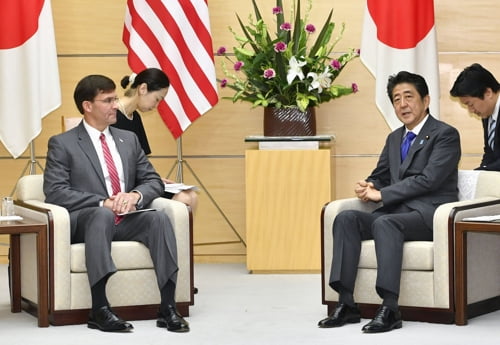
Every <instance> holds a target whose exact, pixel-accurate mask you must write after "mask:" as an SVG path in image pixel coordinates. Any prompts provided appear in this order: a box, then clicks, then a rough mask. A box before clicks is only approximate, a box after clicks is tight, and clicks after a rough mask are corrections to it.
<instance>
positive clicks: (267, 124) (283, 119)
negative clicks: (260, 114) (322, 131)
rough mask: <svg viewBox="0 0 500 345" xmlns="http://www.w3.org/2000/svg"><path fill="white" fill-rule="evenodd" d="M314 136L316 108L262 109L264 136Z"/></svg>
mask: <svg viewBox="0 0 500 345" xmlns="http://www.w3.org/2000/svg"><path fill="white" fill-rule="evenodd" d="M312 135H316V108H313V107H311V108H307V109H306V111H300V110H299V108H273V107H266V108H264V136H266V137H283V136H312Z"/></svg>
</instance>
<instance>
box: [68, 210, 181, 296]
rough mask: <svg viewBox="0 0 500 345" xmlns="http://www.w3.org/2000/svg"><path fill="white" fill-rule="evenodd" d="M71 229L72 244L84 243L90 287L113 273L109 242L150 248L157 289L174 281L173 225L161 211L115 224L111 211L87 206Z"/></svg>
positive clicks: (129, 218) (175, 273) (138, 214)
mask: <svg viewBox="0 0 500 345" xmlns="http://www.w3.org/2000/svg"><path fill="white" fill-rule="evenodd" d="M72 228H73V229H75V230H74V233H73V234H72V238H71V243H85V262H86V265H87V273H88V277H89V283H90V286H93V285H94V284H95V283H97V282H98V281H100V280H101V279H102V278H104V277H106V276H108V275H110V274H113V273H114V272H116V266H115V264H114V262H113V260H112V258H111V242H112V241H138V242H141V243H143V244H144V245H145V246H146V247H147V248H148V249H149V252H150V254H151V259H152V261H153V265H154V268H155V272H156V277H157V280H158V287H159V289H160V290H161V289H162V288H163V287H164V286H165V284H166V283H167V281H169V280H171V281H172V282H173V283H174V284H175V283H176V282H177V271H178V267H177V245H176V241H175V235H174V231H173V228H172V224H171V223H170V220H169V219H168V217H167V215H166V214H165V213H164V212H163V211H151V212H142V213H136V214H131V215H128V216H125V217H124V218H123V220H122V221H121V222H120V223H119V224H118V225H115V222H114V214H113V212H112V211H111V210H109V209H107V208H104V207H89V208H86V209H83V210H80V211H79V213H78V216H77V218H76V226H74V227H72Z"/></svg>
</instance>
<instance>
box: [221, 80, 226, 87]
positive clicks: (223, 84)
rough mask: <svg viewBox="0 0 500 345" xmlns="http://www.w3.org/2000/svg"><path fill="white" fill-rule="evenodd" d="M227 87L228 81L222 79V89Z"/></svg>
mask: <svg viewBox="0 0 500 345" xmlns="http://www.w3.org/2000/svg"><path fill="white" fill-rule="evenodd" d="M226 85H227V79H222V80H221V81H220V87H226Z"/></svg>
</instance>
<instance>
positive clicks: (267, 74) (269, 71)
mask: <svg viewBox="0 0 500 345" xmlns="http://www.w3.org/2000/svg"><path fill="white" fill-rule="evenodd" d="M263 76H264V78H266V79H272V78H274V77H275V76H276V72H275V71H274V69H272V68H268V69H266V70H265V71H264V74H263Z"/></svg>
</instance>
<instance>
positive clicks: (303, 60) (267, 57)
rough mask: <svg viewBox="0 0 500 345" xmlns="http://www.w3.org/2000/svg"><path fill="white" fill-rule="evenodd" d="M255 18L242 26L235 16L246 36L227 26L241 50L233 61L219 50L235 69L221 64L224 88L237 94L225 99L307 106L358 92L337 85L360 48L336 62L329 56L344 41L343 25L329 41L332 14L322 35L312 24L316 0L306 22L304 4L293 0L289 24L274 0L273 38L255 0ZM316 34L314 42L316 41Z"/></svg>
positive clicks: (278, 106) (221, 83) (254, 104)
mask: <svg viewBox="0 0 500 345" xmlns="http://www.w3.org/2000/svg"><path fill="white" fill-rule="evenodd" d="M252 3H253V7H254V11H255V18H253V17H252V15H249V24H246V25H245V24H244V23H243V21H242V20H241V18H240V17H239V16H238V15H236V16H237V18H238V21H239V24H240V26H241V29H242V30H243V36H241V35H238V34H237V33H236V32H235V31H234V30H233V29H232V28H229V30H230V31H231V33H232V34H233V36H234V38H235V39H236V41H237V43H238V46H236V47H234V57H235V58H236V61H233V60H232V59H231V58H230V57H229V56H228V55H227V52H226V48H225V47H220V48H219V49H218V50H217V55H220V56H225V58H226V59H227V60H228V61H230V63H231V64H232V70H230V69H229V68H228V66H227V64H226V63H227V61H223V63H222V69H223V72H224V75H225V78H224V79H222V80H219V81H220V85H221V87H229V88H231V89H232V90H234V91H235V94H234V96H233V97H224V98H226V99H231V100H232V101H233V102H236V101H238V100H240V101H245V102H250V103H252V104H253V107H257V106H263V107H276V108H281V107H298V108H299V109H300V110H301V111H305V109H306V108H307V107H311V106H316V105H318V104H320V103H323V102H328V101H330V100H332V99H333V98H337V97H340V96H343V95H348V94H351V93H353V92H357V91H358V86H357V85H356V84H355V83H352V85H350V86H342V85H335V84H333V82H334V80H335V78H337V77H338V76H339V74H340V72H341V71H342V70H343V69H344V67H345V66H346V65H347V63H348V62H349V61H351V60H352V59H354V58H356V57H358V56H359V50H354V49H352V50H350V51H349V52H347V53H344V54H342V55H340V56H339V57H337V58H332V57H331V54H332V52H333V48H334V46H335V45H336V43H337V42H338V41H339V40H340V39H341V38H342V34H343V32H344V27H345V25H344V24H342V28H341V30H340V33H339V34H338V36H337V38H335V39H334V40H333V42H330V41H331V38H332V35H333V31H334V28H335V23H333V22H331V18H332V14H333V10H331V11H330V14H329V16H328V18H327V20H326V22H325V24H324V26H323V28H322V29H321V30H320V31H319V33H318V30H317V29H316V27H315V26H314V25H313V24H310V23H308V22H307V21H308V17H309V14H310V11H311V8H312V0H308V5H307V8H306V11H305V17H304V19H302V18H301V13H300V0H293V8H292V10H291V16H290V18H294V20H293V23H292V22H288V21H286V20H285V16H284V14H283V4H282V0H276V7H274V8H273V9H272V12H273V15H274V16H275V18H276V19H275V21H276V35H275V38H272V37H271V35H270V33H269V27H268V25H267V24H266V23H264V21H263V19H262V16H261V13H260V11H259V8H258V7H257V4H256V0H252ZM314 36H316V38H315V41H314V42H310V40H313V37H314Z"/></svg>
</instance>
